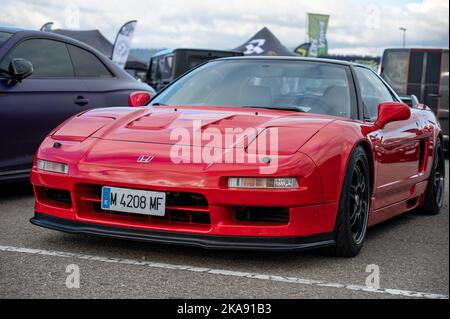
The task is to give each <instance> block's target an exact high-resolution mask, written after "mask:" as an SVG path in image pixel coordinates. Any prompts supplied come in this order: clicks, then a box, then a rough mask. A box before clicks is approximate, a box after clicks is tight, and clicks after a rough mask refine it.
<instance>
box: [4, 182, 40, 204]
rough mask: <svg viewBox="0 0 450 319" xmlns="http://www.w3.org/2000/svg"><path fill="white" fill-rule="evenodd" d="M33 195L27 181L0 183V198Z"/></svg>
mask: <svg viewBox="0 0 450 319" xmlns="http://www.w3.org/2000/svg"><path fill="white" fill-rule="evenodd" d="M30 195H33V187H32V186H31V184H30V182H29V181H23V182H14V183H4V184H0V200H3V199H11V198H14V197H22V196H30Z"/></svg>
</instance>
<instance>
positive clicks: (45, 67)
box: [0, 38, 90, 177]
mask: <svg viewBox="0 0 450 319" xmlns="http://www.w3.org/2000/svg"><path fill="white" fill-rule="evenodd" d="M13 58H23V59H26V60H29V61H30V62H31V63H32V64H33V69H34V71H33V74H32V75H31V76H30V77H28V78H26V79H24V80H23V81H22V82H17V83H12V82H11V81H9V80H8V79H6V78H2V79H0V121H1V125H0V146H1V149H2V151H1V152H0V172H3V173H2V174H3V175H5V174H9V173H10V172H11V171H12V170H14V171H16V172H17V173H20V172H26V171H27V170H29V169H30V167H31V164H32V162H33V157H34V153H35V151H36V149H37V148H38V146H39V144H40V142H41V141H42V140H43V139H44V137H45V136H46V135H47V134H48V133H49V132H50V131H51V130H52V129H53V128H55V127H56V126H57V125H59V124H60V123H61V122H62V121H64V120H65V119H67V118H68V117H70V116H72V115H74V114H76V113H79V112H81V111H83V110H85V109H87V108H89V107H90V106H89V101H88V98H87V97H86V95H85V94H86V89H85V86H84V83H83V82H82V81H79V80H77V79H76V78H75V76H74V71H73V67H72V63H71V60H70V56H69V53H68V50H67V47H66V44H65V43H64V42H60V41H56V40H51V39H37V38H33V39H25V40H23V41H21V42H19V43H18V44H17V45H15V46H14V47H13V48H12V49H11V50H9V52H8V53H6V55H5V56H4V57H2V58H1V61H0V67H1V68H2V69H6V70H7V69H8V65H9V62H10V61H11V60H12V59H13ZM5 171H8V172H5ZM0 177H1V176H0Z"/></svg>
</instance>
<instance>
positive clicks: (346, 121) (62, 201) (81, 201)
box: [31, 62, 442, 250]
mask: <svg viewBox="0 0 450 319" xmlns="http://www.w3.org/2000/svg"><path fill="white" fill-rule="evenodd" d="M326 63H331V62H326ZM348 67H349V68H348V70H347V71H348V72H347V76H349V77H351V76H352V71H351V66H348ZM348 79H350V78H348ZM380 83H381V82H380ZM352 85H353V87H352V88H351V89H350V92H349V93H350V97H349V99H350V101H349V104H350V108H351V113H345V112H344V113H338V112H336V114H349V115H346V116H349V117H352V118H344V117H338V116H331V115H320V114H314V113H307V111H305V110H304V109H300V111H302V112H298V111H299V109H297V108H295V107H294V108H295V109H296V110H297V111H293V110H292V109H291V108H289V107H287V109H284V110H280V109H278V110H276V109H269V108H262V107H257V108H252V107H236V106H234V107H233V106H227V107H225V106H174V107H170V106H163V105H160V104H158V105H157V104H156V103H153V104H155V105H153V106H151V107H142V108H132V107H118V108H107V109H95V110H91V111H87V112H84V113H81V114H79V115H77V116H74V117H72V118H70V119H69V120H67V121H66V122H64V123H63V124H61V125H60V126H59V127H57V128H56V129H54V130H53V131H52V132H51V133H50V134H49V135H48V136H47V137H46V139H45V140H44V141H43V143H42V144H41V146H40V148H39V150H38V151H37V153H36V158H35V163H34V165H33V168H32V172H31V182H32V184H33V187H34V191H35V198H36V201H35V217H34V218H32V220H31V221H32V223H34V224H36V225H39V226H43V227H47V228H51V229H56V230H62V231H68V232H74V233H88V234H97V235H103V236H112V237H119V238H125V239H137V240H146V241H151V242H160V243H170V244H184V245H194V246H201V247H205V248H230V249H261V250H299V249H306V248H312V247H319V246H327V245H333V244H335V243H336V242H335V236H334V230H335V221H336V216H337V212H338V207H339V201H340V198H341V193H342V189H343V184H344V180H345V175H346V172H347V165H348V163H349V161H350V157H351V156H352V153H353V151H354V150H355V149H356V148H357V147H359V146H362V147H363V148H364V150H365V153H366V155H367V158H368V161H369V165H370V171H371V178H370V181H371V183H372V185H371V187H370V197H371V200H370V205H369V206H370V207H369V212H368V214H369V219H368V224H369V225H374V224H376V223H379V222H381V221H384V220H386V219H388V218H391V217H393V216H395V215H398V214H401V213H404V212H407V211H409V210H411V209H413V208H416V207H418V206H420V205H422V204H423V203H424V198H425V194H426V191H427V181H428V178H429V176H430V174H431V170H432V163H433V156H434V153H435V145H436V141H437V140H438V139H442V133H441V130H440V126H439V123H438V121H437V120H436V117H435V116H434V114H433V113H432V112H431V111H430V109H429V108H427V107H426V106H423V105H419V106H414V107H411V108H407V106H406V105H404V104H401V103H399V102H390V103H381V104H380V105H379V113H378V114H379V116H378V119H377V120H376V121H375V122H370V121H369V120H367V121H366V120H364V121H363V120H361V119H362V118H364V116H363V115H364V111H363V106H362V102H361V101H359V100H360V99H361V96H360V94H361V93H360V92H359V91H358V90H359V86H358V85H357V84H356V82H352V81H350V82H349V86H352ZM200 87H201V86H200ZM261 88H262V87H261ZM261 88H260V89H261ZM262 89H263V88H262ZM167 90H170V87H169V88H168V89H167ZM259 91H260V90H258V92H259ZM249 92H250V93H249ZM265 92H266V91H265ZM246 93H249V94H250V95H252V94H253V96H257V97H259V94H257V93H252V91H248V90H247V91H246ZM391 93H392V92H391ZM162 94H163V93H162ZM392 94H393V95H394V93H392ZM157 98H158V97H156V99H157ZM244 100H245V99H244ZM393 100H396V101H398V100H399V98H398V97H395V99H393ZM163 102H164V101H163ZM331 102H332V103H339V102H337V101H335V100H334V99H333V100H332V101H331ZM331 102H330V103H331ZM167 103H168V104H170V102H167ZM377 103H378V102H377ZM162 104H163V103H162ZM175 104H176V103H175ZM260 104H262V103H260ZM389 104H390V105H389ZM243 105H259V104H258V103H255V104H243ZM338 109H339V108H338ZM330 113H331V112H330ZM229 129H236V130H237V129H240V130H242V131H245V132H247V131H249V132H250V133H249V134H248V135H246V136H245V137H244V138H236V139H234V138H233V139H226V138H225V139H224V141H221V143H220V144H211V143H210V142H211V140H209V139H208V138H206V139H204V138H198V135H201V134H207V133H208V132H211V130H213V131H214V132H218V133H219V134H220V135H222V136H227V132H228V131H227V130H229ZM273 131H274V132H276V133H277V139H276V141H275V142H276V143H277V148H276V152H275V153H273V154H269V155H267V156H265V159H266V160H265V161H261V160H260V159H261V156H260V154H258V153H257V151H256V148H255V145H258V146H259V143H260V141H262V140H263V139H264V138H265V136H266V134H265V133H267V132H269V133H270V132H273ZM175 132H184V133H186V135H187V136H188V138H187V139H184V138H183V136H181V135H180V136H179V135H177V134H174V133H175ZM272 142H273V141H272V140H270V143H269V144H271V143H272ZM178 146H187V150H188V151H187V153H185V154H183V157H182V159H186V158H187V159H189V161H188V162H183V161H181V162H175V161H174V156H173V155H174V149H176V150H177V151H176V152H178V149H177V147H178ZM205 151H206V154H207V155H208V156H210V158H212V159H213V160H212V161H201V160H200V161H196V160H195V159H196V158H197V157H198V156H199V154H200V155H203V154H205ZM235 151H239V152H240V156H242V161H239V162H234V161H232V162H227V161H222V160H219V159H222V158H226V156H227V155H228V154H230V153H231V152H235ZM211 154H214V155H211ZM38 159H39V160H44V161H50V162H57V163H63V164H66V165H67V167H68V172H67V174H63V173H53V172H49V171H44V170H42V169H38V167H37V163H38ZM141 159H144V160H141ZM191 159H193V161H190V160H191ZM274 161H275V162H276V170H275V171H273V172H271V173H269V174H268V175H261V170H264V169H268V168H270V167H271V165H272V164H273V162H274ZM40 163H41V162H40ZM230 177H250V178H254V177H255V178H259V177H271V178H274V177H279V178H290V181H291V185H295V186H294V187H292V188H285V189H276V188H272V189H270V188H268V189H251V188H245V189H242V188H235V187H229V186H228V183H229V178H230ZM293 178H295V180H296V183H295V181H292V179H293ZM103 186H111V187H119V188H130V189H137V190H149V191H156V192H164V193H165V197H166V202H165V214H164V216H150V215H139V214H130V213H123V212H116V211H111V210H104V209H102V206H101V203H102V197H101V192H102V187H103ZM108 196H109V195H108ZM103 207H104V206H103Z"/></svg>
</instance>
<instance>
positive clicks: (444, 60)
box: [380, 48, 449, 148]
mask: <svg viewBox="0 0 450 319" xmlns="http://www.w3.org/2000/svg"><path fill="white" fill-rule="evenodd" d="M448 61H449V60H448V49H439V48H435V49H433V48H408V49H386V50H384V53H383V57H382V58H381V64H380V75H381V76H382V77H383V78H384V79H385V80H386V82H388V83H389V84H390V85H391V86H392V87H393V88H394V89H395V90H396V92H397V93H398V94H400V95H414V96H415V97H417V101H418V102H420V103H424V104H426V105H427V106H429V107H430V108H431V109H432V110H433V112H434V113H435V114H436V116H438V117H439V120H440V122H441V126H442V130H443V131H444V134H445V144H446V147H447V148H448V143H449V140H448V139H449V137H448V136H449V127H448V120H449V117H448V107H449V101H448ZM413 99H414V100H415V98H413Z"/></svg>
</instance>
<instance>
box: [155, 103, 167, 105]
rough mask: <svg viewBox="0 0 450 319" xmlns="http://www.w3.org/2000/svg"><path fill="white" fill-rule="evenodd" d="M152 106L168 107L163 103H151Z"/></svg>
mask: <svg viewBox="0 0 450 319" xmlns="http://www.w3.org/2000/svg"><path fill="white" fill-rule="evenodd" d="M152 106H168V105H167V104H164V103H153V104H152Z"/></svg>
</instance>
